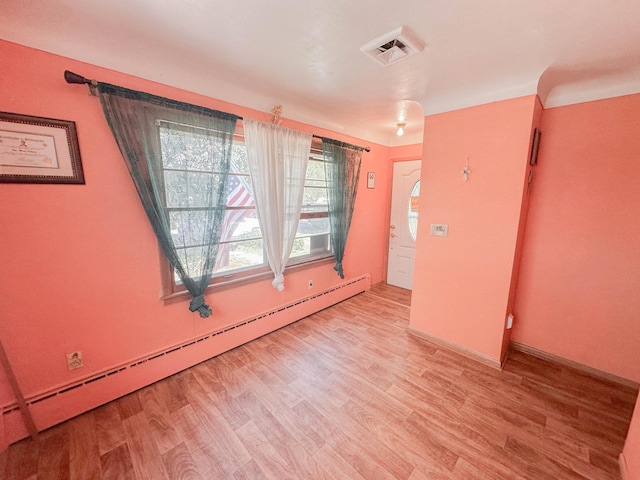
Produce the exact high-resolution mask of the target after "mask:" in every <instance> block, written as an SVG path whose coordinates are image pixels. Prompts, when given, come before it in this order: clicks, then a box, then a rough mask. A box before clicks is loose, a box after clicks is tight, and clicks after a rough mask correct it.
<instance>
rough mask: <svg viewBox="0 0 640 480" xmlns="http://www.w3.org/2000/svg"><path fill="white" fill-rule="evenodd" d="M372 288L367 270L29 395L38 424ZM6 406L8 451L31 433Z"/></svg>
mask: <svg viewBox="0 0 640 480" xmlns="http://www.w3.org/2000/svg"><path fill="white" fill-rule="evenodd" d="M370 289H371V277H370V276H369V275H363V276H361V277H357V278H355V279H352V280H349V281H346V282H344V283H341V284H339V285H336V286H334V287H332V288H330V289H327V290H325V291H322V292H319V293H316V294H314V295H310V296H308V297H304V298H302V299H299V300H296V301H295V302H292V303H290V304H286V305H282V306H279V307H277V308H274V309H273V310H270V311H267V312H264V313H261V314H259V315H256V316H253V317H251V318H247V319H244V320H242V321H240V322H238V323H235V324H233V325H230V326H225V327H224V328H221V329H219V330H215V331H212V332H209V333H207V334H205V335H201V336H199V337H197V338H193V339H191V340H188V341H185V342H183V343H181V344H178V345H172V346H169V347H167V348H165V349H163V350H161V351H156V352H152V353H149V354H147V355H145V356H143V357H139V358H136V359H132V360H130V361H128V362H124V363H122V364H119V365H115V366H113V367H110V368H108V369H106V370H103V371H101V372H98V373H93V374H92V375H90V376H88V377H86V378H83V379H80V380H75V381H73V382H71V383H68V384H64V385H58V386H56V387H54V388H51V389H49V390H47V391H46V392H41V393H38V394H35V395H28V394H27V395H25V400H26V403H27V406H28V408H29V411H30V413H31V415H32V416H33V419H34V422H35V424H36V427H37V429H38V430H39V431H42V430H44V429H46V428H49V427H51V426H53V425H56V424H58V423H60V422H63V421H65V420H68V419H70V418H72V417H74V416H77V415H80V414H82V413H84V412H87V411H89V410H91V409H92V408H95V407H98V406H100V405H103V404H105V403H107V402H110V401H112V400H115V399H116V398H119V397H121V396H123V395H126V394H128V393H131V392H134V391H136V390H138V389H139V388H142V387H145V386H147V385H150V384H152V383H154V382H157V381H158V380H161V379H163V378H166V377H168V376H170V375H173V374H174V373H178V372H180V371H182V370H184V369H186V368H189V367H191V366H193V365H196V364H198V363H200V362H203V361H205V360H208V359H210V358H212V357H215V356H217V355H220V354H221V353H224V352H226V351H228V350H231V349H233V348H235V347H238V346H240V345H242V344H244V343H247V342H250V341H251V340H255V339H256V338H259V337H261V336H263V335H266V334H268V333H270V332H273V331H275V330H277V329H279V328H282V327H284V326H286V325H289V324H291V323H293V322H296V321H298V320H300V319H302V318H304V317H306V316H309V315H311V314H313V313H316V312H319V311H320V310H323V309H325V308H327V307H330V306H331V305H335V304H336V303H339V302H341V301H343V300H346V299H348V298H350V297H352V296H354V295H357V294H359V293H362V292H364V291H367V290H370ZM0 408H2V425H0V433H3V430H4V436H5V438H4V442H2V439H1V438H0V451H2V449H3V448H2V447H3V445H2V443H4V444H5V446H6V445H8V444H11V443H13V442H16V441H18V440H20V439H22V438H26V437H27V436H28V432H27V430H26V427H25V426H24V424H23V422H22V419H21V414H20V411H19V408H18V404H17V403H12V404H9V405H5V406H3V407H0ZM2 427H4V428H2Z"/></svg>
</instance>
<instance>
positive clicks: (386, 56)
mask: <svg viewBox="0 0 640 480" xmlns="http://www.w3.org/2000/svg"><path fill="white" fill-rule="evenodd" d="M423 49H424V42H423V41H422V40H420V39H419V38H418V37H417V36H416V34H415V33H413V32H412V31H411V30H409V29H408V28H407V27H400V28H396V29H395V30H393V31H392V32H389V33H387V34H385V35H382V36H381V37H378V38H376V39H375V40H372V41H371V42H369V43H367V44H366V45H364V46H362V47H360V50H362V51H363V52H364V53H365V54H367V55H369V56H370V57H371V58H373V59H374V60H375V61H376V62H378V63H379V64H380V65H385V66H386V65H390V64H392V63H395V62H398V61H400V60H402V59H403V58H407V57H410V56H412V55H415V54H416V53H419V52H421V51H422V50H423Z"/></svg>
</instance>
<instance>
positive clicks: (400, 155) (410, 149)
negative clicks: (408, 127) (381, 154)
mask: <svg viewBox="0 0 640 480" xmlns="http://www.w3.org/2000/svg"><path fill="white" fill-rule="evenodd" d="M389 155H390V157H391V160H393V161H394V162H402V161H404V160H420V159H421V158H422V144H421V143H414V144H413V145H402V146H398V147H391V148H390V153H389Z"/></svg>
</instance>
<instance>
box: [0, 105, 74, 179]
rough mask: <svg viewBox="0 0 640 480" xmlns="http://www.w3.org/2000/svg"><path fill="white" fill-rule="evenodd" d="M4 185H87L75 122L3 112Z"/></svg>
mask: <svg viewBox="0 0 640 480" xmlns="http://www.w3.org/2000/svg"><path fill="white" fill-rule="evenodd" d="M0 183H63V184H84V183H85V182H84V172H83V170H82V162H81V160H80V148H79V145H78V135H77V131H76V124H75V122H72V121H68V120H56V119H53V118H44V117H33V116H30V115H20V114H17V113H8V112H0Z"/></svg>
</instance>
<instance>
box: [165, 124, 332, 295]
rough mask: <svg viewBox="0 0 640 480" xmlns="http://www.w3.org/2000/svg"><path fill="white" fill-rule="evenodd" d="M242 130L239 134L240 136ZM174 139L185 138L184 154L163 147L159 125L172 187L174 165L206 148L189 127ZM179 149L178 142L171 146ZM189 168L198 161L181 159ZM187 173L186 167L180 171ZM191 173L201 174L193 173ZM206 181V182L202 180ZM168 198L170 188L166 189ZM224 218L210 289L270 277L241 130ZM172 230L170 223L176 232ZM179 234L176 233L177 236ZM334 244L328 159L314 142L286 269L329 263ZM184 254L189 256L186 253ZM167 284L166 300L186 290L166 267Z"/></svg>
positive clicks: (194, 173)
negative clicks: (331, 241)
mask: <svg viewBox="0 0 640 480" xmlns="http://www.w3.org/2000/svg"><path fill="white" fill-rule="evenodd" d="M238 130H240V132H238ZM172 134H174V135H182V136H183V137H184V138H183V139H182V142H181V146H182V147H181V151H180V152H177V151H172V150H170V149H169V148H168V145H169V143H168V142H166V144H165V142H163V138H165V136H166V135H167V133H166V132H163V129H162V125H160V139H161V148H162V153H163V164H164V169H165V181H167V183H169V181H170V178H171V175H172V174H173V173H172V168H173V167H172V165H173V164H175V163H176V160H171V158H181V159H182V158H183V157H188V156H200V157H202V156H206V154H205V153H203V149H204V150H206V145H203V144H202V142H199V141H198V135H197V129H193V128H190V127H186V128H185V129H184V130H180V131H178V132H176V130H175V129H174V130H172ZM172 144H173V145H175V142H173V143H172ZM185 163H186V164H187V165H189V164H190V163H194V164H196V165H197V162H189V161H186V162H185V161H184V160H182V164H185ZM181 169H184V165H182V166H181ZM188 174H190V175H198V172H197V169H196V170H195V171H193V170H189V171H188ZM203 181H205V180H204V179H203ZM167 194H169V188H168V186H167ZM225 197H226V214H225V221H224V225H223V229H222V235H221V239H220V244H219V247H218V248H219V249H218V255H217V258H216V266H215V268H214V274H213V278H212V279H211V282H210V283H211V284H225V283H229V282H233V281H237V280H240V279H243V278H247V277H253V276H255V275H260V274H263V273H271V270H270V269H269V266H268V264H267V258H266V254H265V253H264V248H263V240H262V232H261V231H260V225H259V223H258V218H257V216H256V205H255V201H254V198H253V192H252V187H251V178H250V176H249V165H248V161H247V152H246V148H245V146H244V137H243V135H242V130H241V128H237V129H236V136H235V138H234V141H233V146H232V154H231V168H230V172H229V176H228V180H227V192H226V196H225ZM173 229H174V225H173V224H172V230H173ZM177 230H178V229H177V228H176V231H177ZM330 245H331V243H330V241H329V214H328V204H327V181H326V179H325V170H324V160H323V157H322V150H321V145H320V140H315V139H314V144H313V145H312V152H311V156H310V158H309V164H308V166H307V174H306V180H305V189H304V196H303V205H302V211H301V214H300V223H299V225H298V232H297V235H296V239H295V241H294V245H293V250H292V252H291V258H290V260H289V263H288V266H294V265H301V264H305V263H309V262H312V261H316V260H320V259H324V258H331V257H333V255H332V252H331V246H330ZM184 254H185V255H186V256H187V257H188V252H187V251H185V252H184ZM165 270H166V271H167V276H168V277H169V278H168V279H165V281H164V283H165V288H164V290H165V295H170V294H172V293H177V292H180V291H182V290H183V288H182V286H181V285H180V279H179V278H178V276H177V275H175V273H174V272H172V271H171V268H170V267H169V266H168V262H167V264H166V265H165Z"/></svg>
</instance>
